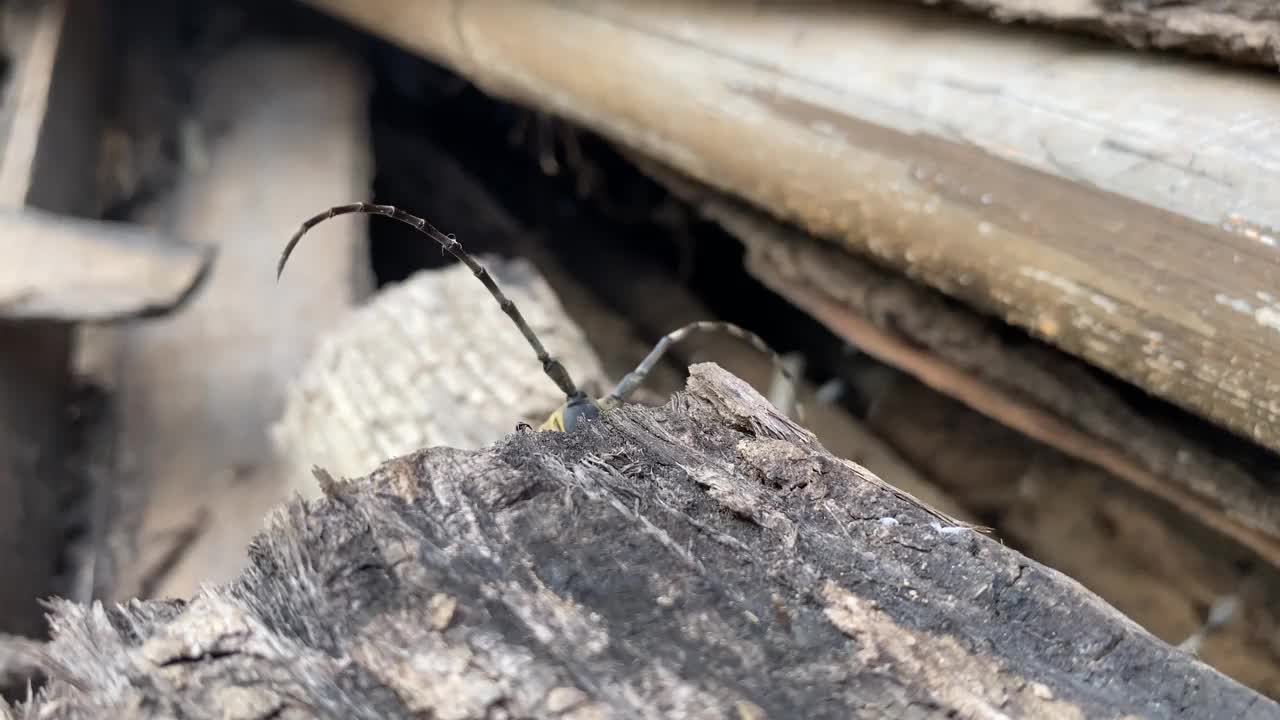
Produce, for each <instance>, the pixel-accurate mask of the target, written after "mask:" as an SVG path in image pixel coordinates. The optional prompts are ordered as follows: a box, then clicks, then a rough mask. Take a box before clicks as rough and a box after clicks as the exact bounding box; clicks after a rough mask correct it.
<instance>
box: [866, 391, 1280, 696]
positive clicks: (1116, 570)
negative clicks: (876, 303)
mask: <svg viewBox="0 0 1280 720" xmlns="http://www.w3.org/2000/svg"><path fill="white" fill-rule="evenodd" d="M866 422H867V424H868V425H869V426H870V427H871V428H873V429H874V431H875V432H876V433H877V434H878V435H880V436H881V437H883V438H885V440H887V441H888V442H889V443H891V444H892V446H893V447H894V448H896V449H897V450H898V451H899V452H900V453H901V454H902V455H903V456H904V457H906V458H907V459H908V460H909V461H910V462H911V463H912V464H913V465H915V466H916V467H918V468H919V469H920V472H921V473H923V474H925V475H926V476H928V477H929V478H931V479H932V480H933V481H934V482H935V483H936V484H937V485H938V486H939V487H942V488H944V489H945V491H946V492H947V493H948V494H949V495H951V496H952V497H955V498H956V499H957V500H958V501H960V502H962V503H963V504H964V505H965V506H966V507H970V508H973V510H974V512H976V513H978V514H979V515H980V516H981V517H983V518H984V519H987V521H988V522H989V523H990V524H991V525H992V526H994V527H995V528H996V532H997V533H998V534H999V537H1000V539H1001V541H1002V542H1006V543H1008V544H1009V545H1010V546H1011V547H1013V548H1015V549H1017V550H1019V551H1020V552H1023V553H1025V554H1027V555H1028V556H1030V557H1032V558H1034V559H1035V560H1037V561H1039V562H1042V563H1044V564H1046V565H1048V566H1050V567H1052V568H1054V569H1055V570H1059V571H1061V572H1064V573H1066V574H1067V575H1068V576H1070V577H1071V578H1073V579H1075V580H1078V581H1079V582H1080V584H1082V585H1084V586H1085V587H1087V588H1089V589H1090V590H1091V591H1093V592H1095V593H1097V594H1098V595H1099V596H1101V597H1102V598H1103V599H1104V600H1106V601H1107V602H1108V603H1110V604H1111V605H1113V606H1115V607H1116V609H1118V610H1120V611H1121V612H1123V613H1124V614H1125V615H1128V616H1129V617H1130V618H1132V619H1133V620H1134V621H1135V622H1137V623H1138V624H1140V625H1142V626H1143V627H1144V628H1146V629H1147V630H1150V631H1151V633H1152V634H1153V635H1155V636H1156V637H1158V638H1160V639H1161V640H1164V641H1165V642H1169V643H1172V644H1174V645H1178V644H1180V643H1183V642H1185V641H1186V640H1187V639H1188V638H1189V637H1192V636H1193V635H1195V634H1196V633H1197V632H1198V631H1200V630H1201V629H1202V628H1203V627H1204V626H1205V623H1206V620H1207V619H1208V617H1209V616H1211V615H1212V614H1214V607H1215V606H1216V605H1219V604H1220V603H1223V602H1230V603H1233V606H1234V612H1232V613H1231V614H1230V615H1229V616H1228V617H1227V619H1226V621H1225V622H1224V623H1223V624H1222V625H1220V626H1218V627H1214V628H1212V630H1211V631H1209V632H1208V634H1207V637H1206V638H1205V639H1204V641H1203V643H1202V644H1201V647H1200V649H1199V656H1200V657H1201V658H1202V659H1203V660H1204V661H1205V662H1207V663H1209V664H1210V665H1213V666H1214V667H1216V668H1217V669H1219V670H1221V671H1222V672H1224V673H1226V674H1227V675H1229V676H1231V677H1232V678H1234V679H1236V680H1238V681H1240V682H1241V683H1244V684H1246V685H1248V686H1249V687H1251V688H1253V689H1255V690H1257V691H1258V692H1261V693H1263V694H1265V695H1267V696H1268V697H1271V698H1272V699H1276V700H1280V569H1277V568H1275V567H1269V566H1267V565H1265V564H1264V563H1261V562H1260V561H1259V560H1258V558H1257V556H1256V555H1255V554H1254V553H1253V552H1251V551H1250V550H1249V549H1248V548H1246V547H1244V546H1242V545H1240V544H1238V543H1236V542H1235V541H1233V540H1232V539H1231V538H1229V537H1226V536H1223V535H1221V534H1219V533H1216V532H1212V531H1210V530H1207V529H1206V528H1205V527H1204V526H1203V525H1201V524H1200V523H1199V522H1197V520H1196V519H1195V518H1193V517H1189V516H1187V515H1186V514H1184V513H1182V512H1179V511H1177V510H1176V509H1175V508H1172V507H1171V506H1170V505H1169V504H1168V503H1164V502H1161V501H1160V500H1159V499H1158V498H1155V497H1153V496H1152V495H1150V494H1148V493H1145V492H1142V491H1140V490H1138V489H1136V488H1134V487H1132V486H1131V485H1129V484H1127V483H1125V482H1123V481H1121V480H1119V479H1117V478H1115V477H1113V476H1111V475H1108V474H1107V473H1105V472H1103V471H1101V470H1099V469H1098V468H1096V467H1091V466H1089V465H1087V464H1085V463H1082V462H1079V461H1076V460H1073V459H1072V458H1069V457H1067V456H1065V455H1063V454H1062V453H1058V452H1054V451H1053V450H1050V449H1048V448H1046V447H1044V445H1042V444H1040V443H1038V442H1035V441H1032V440H1030V439H1027V438H1025V437H1022V436H1020V435H1018V434H1017V433H1016V432H1014V431H1013V430H1010V429H1008V428H1006V427H1004V426H1002V425H1000V424H999V423H996V422H993V421H990V420H987V419H986V418H983V417H981V416H978V415H977V414H976V413H974V412H973V411H972V410H969V409H968V408H966V407H964V406H963V405H961V404H960V403H958V402H956V401H954V400H951V399H950V398H947V397H945V396H942V395H941V394H940V393H936V392H933V391H932V390H930V389H929V388H927V387H925V386H924V385H923V384H921V383H918V382H914V381H912V380H911V379H910V378H906V377H900V378H899V379H898V380H897V381H896V382H891V383H886V384H885V385H884V386H883V389H882V390H881V391H880V393H879V394H877V395H876V396H875V398H874V401H873V402H872V403H871V412H870V413H869V416H868V417H867V420H866Z"/></svg>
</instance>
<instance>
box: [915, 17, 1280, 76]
mask: <svg viewBox="0 0 1280 720" xmlns="http://www.w3.org/2000/svg"><path fill="white" fill-rule="evenodd" d="M924 4H926V5H947V6H952V7H962V8H965V9H967V10H971V11H974V12H977V13H980V14H982V15H986V16H987V17H990V18H992V19H994V20H998V21H1000V22H1028V23H1032V24H1036V25H1048V26H1050V27H1056V28H1063V29H1070V30H1078V31H1082V32H1088V33H1091V34H1094V35H1098V36H1101V37H1105V38H1108V39H1110V40H1114V41H1117V42H1121V43H1124V44H1126V45H1130V46H1132V47H1136V48H1143V49H1151V50H1180V51H1184V52H1189V53H1194V54H1198V55H1206V56H1210V57H1214V58H1218V59H1221V60H1226V61H1228V62H1234V63H1246V64H1256V65H1264V66H1267V67H1271V68H1274V67H1277V66H1278V65H1280V6H1277V5H1276V3H1274V2H1267V1H1265V0H1172V1H1171V0H1039V1H1038V2H1025V0H924Z"/></svg>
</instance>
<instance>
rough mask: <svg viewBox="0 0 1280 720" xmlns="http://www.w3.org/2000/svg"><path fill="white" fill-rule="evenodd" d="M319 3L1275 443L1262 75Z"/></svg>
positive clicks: (616, 8) (816, 27)
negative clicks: (853, 69)
mask: <svg viewBox="0 0 1280 720" xmlns="http://www.w3.org/2000/svg"><path fill="white" fill-rule="evenodd" d="M309 2H310V4H311V5H314V6H316V7H319V8H323V9H325V10H327V11H329V12H332V13H334V14H336V15H338V16H340V17H343V18H346V19H349V20H351V21H353V22H355V23H357V24H359V25H360V26H361V27H365V28H367V29H369V30H370V31H372V32H375V33H378V34H379V35H381V36H383V37H386V38H388V39H390V40H391V41H393V42H396V43H398V44H401V45H403V46H405V47H408V48H411V49H412V50H414V51H416V52H419V53H421V54H423V55H424V56H426V57H429V58H432V59H434V60H437V61H439V62H442V63H444V64H446V65H448V66H450V67H452V68H455V69H456V70H458V71H459V72H461V73H463V74H464V75H466V76H467V77H468V78H470V79H472V80H473V81H475V82H476V83H478V84H479V85H480V86H482V87H483V88H485V89H486V90H487V91H489V92H492V93H494V94H496V95H498V96H501V97H505V98H509V99H513V100H516V101H519V102H524V103H527V104H530V105H533V106H535V107H539V108H542V109H544V110H547V111H549V112H554V113H557V114H560V115H563V116H565V117H567V118H570V119H573V120H575V121H577V122H580V123H582V124H584V125H585V126H587V127H589V128H592V129H594V130H596V131H599V132H601V133H602V134H604V135H605V136H607V137H609V138H611V139H613V140H616V141H618V142H620V143H622V144H624V145H627V146H630V147H633V148H635V149H637V150H639V151H641V152H644V153H647V154H649V155H651V156H653V157H654V158H655V159H658V160H661V161H663V162H666V163H668V164H670V165H671V166H673V167H675V168H676V169H678V170H680V171H682V172H684V173H686V174H689V175H690V176H692V177H694V178H696V179H698V180H701V181H703V182H706V183H708V184H710V185H712V186H714V187H717V188H719V189H721V190H724V191H726V192H729V193H732V194H736V195H739V196H741V197H743V198H745V199H748V200H750V201H751V202H753V203H754V204H756V205H758V206H760V207H762V208H766V209H768V210H770V211H771V212H772V213H774V214H775V215H777V216H778V217H779V218H781V219H784V220H787V221H790V222H793V223H795V224H798V225H800V226H801V227H803V228H805V229H807V230H808V231H810V232H811V233H813V234H814V235H816V236H819V237H823V238H827V239H829V240H831V241H832V242H833V243H836V244H837V245H838V246H840V247H844V248H847V249H848V250H850V251H852V252H856V253H859V254H862V255H866V256H870V257H874V258H875V259H876V260H878V261H879V262H882V263H884V264H887V265H888V266H890V267H893V268H895V269H897V270H899V271H901V272H903V273H905V274H907V275H909V276H911V277H913V278H915V279H918V280H921V281H923V282H925V283H927V284H930V285H933V286H934V287H937V288H939V289H941V290H943V291H945V292H947V293H948V294H951V295H953V296H954V297H957V298H959V299H962V300H964V301H966V302H968V303H970V304H972V305H973V306H975V307H977V308H979V309H982V310H984V311H989V312H992V313H995V314H997V315H998V316H1000V317H1002V318H1003V319H1005V320H1007V321H1008V322H1010V323H1012V324H1014V325H1016V326H1019V327H1022V328H1025V329H1026V330H1027V331H1029V332H1031V333H1033V334H1035V335H1037V336H1038V337H1040V338H1043V339H1045V340H1047V341H1049V342H1051V343H1053V344H1055V345H1057V346H1058V347H1060V348H1063V349H1065V350H1067V351H1069V352H1072V353H1074V354H1077V355H1079V356H1080V357H1083V358H1085V359H1086V360H1088V361H1089V362H1090V363H1092V364H1094V365H1097V366H1099V367H1101V368H1104V369H1106V370H1108V371H1109V372H1111V373H1113V374H1115V375H1117V376H1118V377H1121V378H1123V379H1125V380H1128V381H1130V382H1132V383H1134V384H1136V385H1138V386H1140V387H1142V388H1144V389H1146V390H1148V391H1150V392H1152V393H1153V394H1155V395H1157V396H1159V397H1162V398H1165V399H1167V400H1170V401H1172V402H1174V403H1176V404H1178V405H1181V406H1182V407H1185V408H1187V409H1189V410H1191V411H1192V412H1195V413H1197V414H1199V415H1202V416H1204V417H1206V418H1208V419H1210V420H1212V421H1214V422H1216V423H1219V424H1221V425H1223V426H1225V427H1227V428H1230V429H1231V430H1233V431H1234V432H1237V433H1239V434H1241V435H1242V436H1244V437H1248V438H1250V439H1252V440H1253V441H1255V442H1258V443H1261V444H1263V445H1265V446H1267V447H1270V448H1272V449H1277V448H1280V381H1276V380H1274V379H1272V378H1271V377H1270V371H1271V368H1274V367H1276V366H1277V364H1280V329H1278V328H1280V321H1277V319H1276V318H1277V317H1280V305H1278V304H1277V298H1276V297H1274V296H1273V295H1272V293H1273V292H1274V291H1275V288H1276V287H1277V286H1280V267H1278V264H1277V253H1280V248H1277V247H1276V244H1277V235H1276V232H1277V231H1276V230H1275V228H1277V227H1280V210H1278V209H1277V208H1276V206H1275V204H1274V202H1273V199H1274V197H1275V195H1276V188H1277V187H1280V159H1277V156H1276V150H1275V149H1276V147H1278V146H1277V144H1276V143H1275V142H1274V133H1275V130H1274V126H1273V124H1271V123H1268V122H1266V121H1265V120H1263V119H1264V118H1270V117H1277V116H1280V89H1278V88H1277V86H1276V85H1275V84H1274V83H1273V82H1271V78H1269V77H1267V76H1261V75H1259V76H1251V75H1249V74H1244V73H1240V72H1233V71H1232V70H1231V69H1230V68H1222V67H1214V66H1212V65H1208V64H1205V63H1196V62H1191V61H1187V60H1185V59H1183V58H1177V57H1171V56H1168V55H1154V54H1148V55H1139V54H1135V53H1133V52H1131V51H1126V50H1124V49H1121V48H1114V47H1108V46H1101V45H1099V44H1089V43H1084V42H1081V41H1080V39H1079V38H1073V37H1069V36H1063V35H1062V34H1054V33H1038V32H1028V31H1025V29H1024V31H1021V32H1015V31H1013V30H1012V29H1010V28H1001V27H993V26H992V25H991V23H989V22H982V21H980V20H977V19H972V18H968V19H966V18H961V17H955V16H951V15H948V14H946V13H938V12H936V11H932V12H931V11H928V10H925V9H922V8H911V7H906V6H903V5H902V4H901V3H898V4H890V3H858V4H851V3H803V4H794V3H792V4H785V5H772V6H768V7H761V6H758V5H741V4H725V3H716V2H679V3H677V2H674V0H668V1H667V2H652V3H644V4H641V5H638V4H632V3H621V2H606V3H563V2H532V3H522V4H520V5H519V6H517V7H508V6H502V7H501V8H499V7H498V6H494V5H489V4H485V3H461V4H459V5H457V6H453V5H450V6H443V5H431V4H427V5H422V4H414V3H405V2H397V1H395V0H379V1H375V2H363V1H362V2H349V1H348V0H309ZM619 48H625V51H619ZM844 66H856V67H860V68H867V69H873V68H874V69H875V71H868V72H861V73H847V72H841V71H838V70H837V71H833V70H832V68H839V67H844ZM618 78H627V82H626V83H623V84H620V83H619V82H618ZM1136 89H1140V91H1136Z"/></svg>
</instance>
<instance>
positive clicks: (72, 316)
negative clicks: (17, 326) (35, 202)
mask: <svg viewBox="0 0 1280 720" xmlns="http://www.w3.org/2000/svg"><path fill="white" fill-rule="evenodd" d="M0 258H2V259H3V262H0V316H3V317H7V318H22V319H40V320H64V321H101V320H119V319H123V318H128V317H135V316H138V315H154V314H158V313H163V312H167V311H169V310H172V309H173V308H174V306H176V305H177V304H179V303H180V302H181V301H183V300H185V299H186V298H187V297H188V296H189V295H190V293H191V292H193V291H194V290H195V289H196V287H197V285H198V281H199V280H200V278H201V277H203V275H204V272H205V271H206V270H207V269H208V268H209V263H210V262H211V261H212V259H213V253H212V251H211V250H210V249H209V248H202V247H196V246H193V245H188V244H182V243H176V242H172V241H170V240H168V239H167V238H162V237H160V236H158V235H156V234H155V233H152V232H149V231H147V230H144V229H142V228H139V227H135V226H133V225H130V224H128V223H106V222H99V221H96V220H88V219H79V218H72V217H67V216H62V215H55V214H52V213H45V212H41V211H38V210H35V209H31V208H28V209H24V210H16V211H15V210H0Z"/></svg>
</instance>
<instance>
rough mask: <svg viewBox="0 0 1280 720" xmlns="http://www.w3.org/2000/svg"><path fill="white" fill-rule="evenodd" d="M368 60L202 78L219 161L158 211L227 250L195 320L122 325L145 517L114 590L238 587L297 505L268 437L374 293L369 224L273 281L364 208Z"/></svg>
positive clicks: (261, 60) (338, 56) (253, 51)
mask: <svg viewBox="0 0 1280 720" xmlns="http://www.w3.org/2000/svg"><path fill="white" fill-rule="evenodd" d="M367 94H368V79H367V77H366V74H365V71H364V69H363V67H362V66H361V64H360V63H359V62H358V61H357V60H356V59H353V58H352V57H350V56H349V55H348V54H346V53H344V52H341V51H338V50H336V49H334V48H332V47H329V46H323V45H315V44H309V43H301V42H265V43H251V44H237V45H233V46H231V47H229V48H227V49H225V50H223V51H221V52H219V53H218V54H217V55H216V56H214V57H213V59H211V60H210V61H209V63H208V64H207V65H205V66H203V67H201V68H200V69H199V71H198V72H197V82H196V87H195V99H194V100H195V108H196V116H195V118H194V122H195V124H196V125H197V126H199V127H205V128H216V131H217V132H216V133H210V134H209V135H208V136H207V137H208V143H209V144H208V147H207V148H206V151H207V152H206V153H205V156H206V157H207V159H208V164H207V166H205V167H204V168H202V169H201V170H200V171H198V172H189V173H187V174H184V175H183V176H182V177H181V178H180V181H179V182H178V184H177V186H176V187H175V188H174V189H173V190H172V192H171V193H170V194H167V195H165V196H163V197H161V198H160V199H159V200H158V201H157V205H156V207H155V208H153V209H154V210H155V211H154V212H153V214H154V215H155V216H156V218H158V219H156V220H154V221H150V226H152V227H154V228H155V229H156V230H157V231H158V232H164V233H167V234H171V235H173V236H177V237H186V238H190V239H191V240H192V241H193V242H198V243H201V244H206V245H211V246H215V247H217V249H218V262H217V263H216V264H215V266H214V268H213V269H212V271H211V272H210V274H209V277H208V279H207V280H206V281H205V284H204V287H203V289H202V290H201V292H200V294H199V295H198V296H197V297H195V298H193V299H192V301H191V302H190V303H189V304H188V305H187V306H186V307H185V308H184V310H183V312H182V313H179V314H176V315H173V316H170V317H165V318H160V319H156V320H151V321H148V322H145V323H136V324H131V325H129V326H127V327H124V328H122V329H121V331H120V333H119V334H118V335H117V337H116V346H115V349H114V351H113V352H112V353H107V354H108V356H109V359H108V360H107V361H106V362H105V363H104V365H106V366H108V367H110V368H114V372H116V375H115V376H114V377H110V378H109V379H108V380H107V382H108V383H109V385H110V386H111V387H112V388H113V390H114V393H115V397H116V400H117V402H118V404H119V408H118V410H117V411H116V413H115V415H116V416H117V418H118V423H119V432H118V440H117V443H118V447H119V448H120V450H119V452H118V453H117V455H118V457H119V463H118V467H117V471H118V472H119V474H120V476H121V478H122V483H124V484H126V485H127V488H128V489H127V490H122V494H123V493H125V492H127V493H128V496H129V497H133V498H136V500H135V501H134V502H135V507H132V508H129V509H126V510H124V511H122V512H121V520H120V522H121V523H125V524H126V525H123V526H119V525H118V526H116V527H113V529H112V533H113V534H114V535H116V536H119V537H122V538H127V539H129V540H131V541H132V544H126V543H123V542H121V543H118V545H119V550H118V551H115V552H118V553H119V555H118V556H117V557H114V558H112V559H111V562H108V563H106V564H107V565H109V566H114V567H118V568H121V570H122V572H121V573H120V574H119V576H118V577H117V578H116V579H115V581H114V582H113V583H111V585H112V586H113V593H112V597H117V598H120V599H125V598H129V597H135V596H138V595H148V596H149V595H159V596H167V595H174V596H181V595H186V594H189V593H191V592H194V590H195V588H196V587H198V585H199V583H201V582H206V581H209V582H214V581H218V580H226V579H229V578H231V577H234V576H235V574H236V573H237V572H238V571H239V569H240V568H241V567H242V566H243V564H244V562H245V557H244V550H243V548H244V545H245V543H246V542H248V540H249V538H251V537H252V536H253V534H254V533H255V532H257V531H258V530H259V529H260V528H261V523H262V518H263V517H264V515H265V514H266V512H267V511H268V510H269V509H270V508H271V507H272V506H274V505H275V504H276V503H277V502H279V501H281V500H282V499H284V498H285V497H287V493H288V492H289V485H288V482H287V480H286V475H285V474H284V473H283V472H282V469H281V468H280V467H279V465H278V463H279V460H278V458H277V456H276V455H275V452H274V448H273V446H272V444H271V441H270V438H269V435H268V430H269V427H270V424H271V423H272V422H274V421H275V420H276V419H277V418H278V417H279V416H280V413H281V411H282V410H283V408H284V398H285V388H286V385H287V383H288V382H289V380H290V379H292V378H293V377H294V376H295V375H296V373H297V372H298V370H299V369H300V368H301V366H302V364H303V361H304V360H305V359H306V357H307V356H308V355H309V354H310V353H311V350H312V349H313V347H314V344H315V342H316V340H317V338H318V337H319V335H320V334H321V333H322V332H323V331H324V330H326V329H328V328H330V327H332V326H333V325H334V324H335V323H336V322H337V321H338V320H339V319H340V318H341V317H342V316H343V314H345V313H346V312H347V311H348V310H349V309H350V308H351V307H352V306H353V305H354V304H355V303H356V302H358V301H359V300H361V299H362V298H364V297H365V296H367V294H368V293H369V292H370V290H371V286H372V279H371V277H370V272H369V266H368V255H367V253H368V250H367V245H366V243H367V238H366V235H365V228H366V225H365V223H364V219H363V218H338V219H336V220H334V221H332V222H331V223H328V224H326V225H324V226H322V227H319V228H317V229H316V230H315V232H314V234H313V235H312V236H309V238H308V240H309V242H306V243H304V245H303V247H301V248H300V249H299V252H298V253H297V256H296V258H294V260H293V261H291V263H290V266H289V268H288V270H287V272H286V273H285V277H284V278H283V279H282V280H281V281H280V282H279V283H277V281H276V278H275V265H276V260H277V259H278V257H279V254H280V251H281V249H282V248H283V246H284V244H285V243H286V242H287V241H288V239H289V236H290V235H291V234H292V233H293V232H294V230H295V229H296V228H297V227H298V225H299V223H301V222H302V220H304V219H306V218H308V217H310V216H311V215H314V214H315V213H317V212H320V211H322V210H324V209H325V208H326V207H328V206H329V205H333V204H338V203H343V202H349V201H350V200H351V199H352V198H360V197H366V196H367V195H368V193H369V186H370V182H371V175H370V174H371V167H370V162H369V155H368V153H369V150H368V143H369V140H368V128H367V119H366V114H365V113H366V105H367V100H368V97H367Z"/></svg>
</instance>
